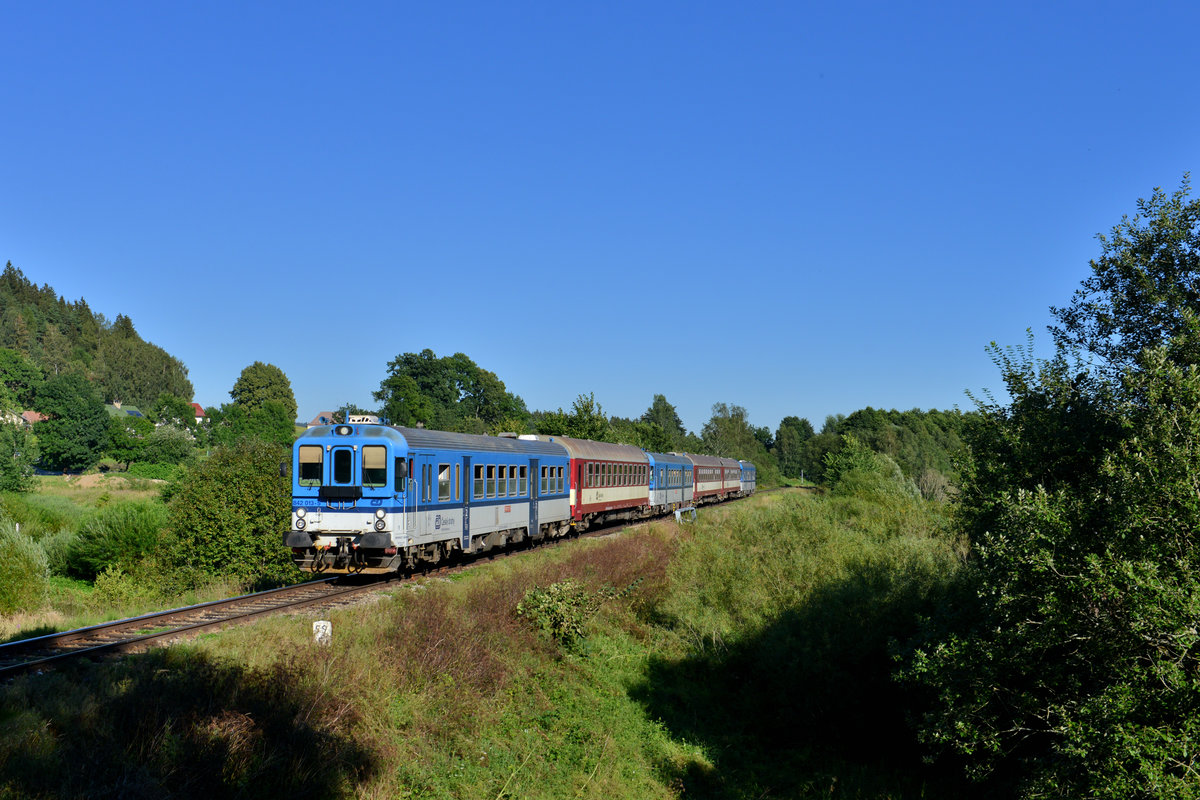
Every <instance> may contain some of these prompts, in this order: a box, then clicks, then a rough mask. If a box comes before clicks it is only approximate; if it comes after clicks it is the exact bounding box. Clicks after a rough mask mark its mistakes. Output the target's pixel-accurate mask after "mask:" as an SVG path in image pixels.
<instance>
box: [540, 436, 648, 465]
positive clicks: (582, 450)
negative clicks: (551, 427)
mask: <svg viewBox="0 0 1200 800" xmlns="http://www.w3.org/2000/svg"><path fill="white" fill-rule="evenodd" d="M537 439H538V441H542V442H555V443H557V444H561V445H562V446H563V447H565V448H566V449H567V452H568V453H570V454H571V458H594V459H599V460H601V461H631V462H634V463H637V464H646V463H649V459H647V458H646V454H645V453H644V452H643V451H642V449H641V448H639V447H634V446H633V445H628V444H611V443H609V442H593V441H590V440H588V439H573V438H571V437H570V436H540V435H539V436H538V437H537ZM527 441H528V440H527Z"/></svg>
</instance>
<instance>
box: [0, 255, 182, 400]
mask: <svg viewBox="0 0 1200 800" xmlns="http://www.w3.org/2000/svg"><path fill="white" fill-rule="evenodd" d="M0 309H3V310H2V311H0V347H3V348H6V349H8V350H12V351H14V352H16V353H18V354H19V355H20V356H21V357H23V358H24V359H26V360H27V361H28V362H30V363H31V364H32V365H34V366H35V367H36V368H37V369H39V370H40V371H41V373H42V375H43V376H45V377H47V378H53V377H56V376H59V375H67V374H79V375H83V376H85V377H86V378H88V380H89V381H91V382H92V383H93V384H94V385H95V386H96V388H97V391H98V392H99V393H100V396H101V398H102V399H103V401H104V402H106V403H114V402H117V403H125V404H129V405H135V406H143V405H150V404H152V403H154V402H155V401H156V400H157V399H158V397H159V396H160V395H162V394H169V395H173V396H175V397H181V398H184V399H185V400H190V399H191V398H192V392H193V388H192V383H191V381H190V380H188V372H187V368H186V367H185V366H184V365H183V363H182V362H181V361H179V359H177V358H175V357H174V356H172V355H170V354H169V353H167V352H166V351H165V350H163V349H162V348H161V347H158V346H157V345H154V344H151V343H150V342H147V341H145V340H144V339H142V337H141V336H140V335H139V334H138V332H137V331H136V330H135V329H134V327H133V321H132V320H130V318H129V317H127V316H125V315H123V314H118V315H117V317H116V319H114V320H112V321H109V320H108V319H107V318H105V317H104V315H103V314H99V313H97V312H94V311H92V309H91V308H90V307H88V304H87V301H86V300H83V299H82V298H81V299H79V300H75V301H68V300H66V299H65V298H63V297H60V296H59V295H58V293H57V292H55V291H54V289H53V288H51V287H50V285H49V284H43V285H42V286H41V287H38V286H37V285H35V284H34V283H33V282H32V281H30V280H29V279H28V278H26V277H25V275H24V273H22V272H21V270H19V269H17V268H16V267H14V266H13V264H12V262H11V261H9V262H8V263H7V264H6V266H5V268H4V272H3V273H2V274H0Z"/></svg>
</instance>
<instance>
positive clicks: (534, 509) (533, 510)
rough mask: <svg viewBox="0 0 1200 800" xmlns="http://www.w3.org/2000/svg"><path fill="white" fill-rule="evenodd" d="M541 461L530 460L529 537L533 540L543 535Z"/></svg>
mask: <svg viewBox="0 0 1200 800" xmlns="http://www.w3.org/2000/svg"><path fill="white" fill-rule="evenodd" d="M540 463H541V462H540V460H539V459H536V458H531V459H530V460H529V537H530V538H533V537H535V536H537V535H538V534H539V533H541V530H540V529H539V528H538V498H539V497H541V485H542V483H541V480H540V479H539V477H538V464H540Z"/></svg>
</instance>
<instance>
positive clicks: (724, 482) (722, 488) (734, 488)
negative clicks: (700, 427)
mask: <svg viewBox="0 0 1200 800" xmlns="http://www.w3.org/2000/svg"><path fill="white" fill-rule="evenodd" d="M688 458H690V459H691V460H692V463H693V464H695V465H696V466H695V468H694V469H693V470H692V476H693V479H694V480H695V482H696V487H695V492H694V494H693V499H694V500H695V503H696V505H703V504H704V503H715V502H717V501H719V500H724V499H725V498H727V497H729V496H731V495H738V494H740V493H741V491H742V484H741V480H742V477H741V476H742V469H741V465H740V464H739V463H738V462H737V461H735V460H734V459H732V458H717V457H716V456H694V455H692V454H691V453H689V454H688Z"/></svg>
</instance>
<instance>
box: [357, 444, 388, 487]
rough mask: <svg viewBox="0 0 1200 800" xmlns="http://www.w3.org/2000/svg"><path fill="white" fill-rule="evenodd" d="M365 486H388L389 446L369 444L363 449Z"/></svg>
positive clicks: (363, 478)
mask: <svg viewBox="0 0 1200 800" xmlns="http://www.w3.org/2000/svg"><path fill="white" fill-rule="evenodd" d="M362 453H363V456H362V457H363V468H362V482H363V486H372V487H377V486H387V448H386V447H380V446H379V445H367V446H366V447H364V448H363V449H362Z"/></svg>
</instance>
